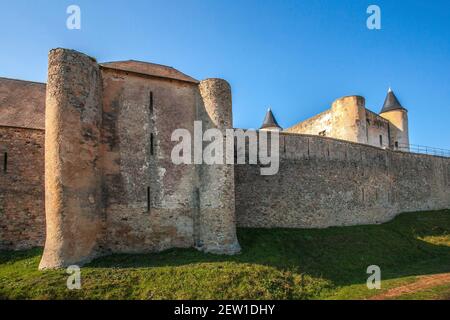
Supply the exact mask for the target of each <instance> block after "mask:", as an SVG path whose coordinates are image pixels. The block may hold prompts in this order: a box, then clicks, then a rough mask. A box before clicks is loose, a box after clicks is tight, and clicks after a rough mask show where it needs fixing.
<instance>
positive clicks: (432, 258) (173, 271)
mask: <svg viewBox="0 0 450 320" xmlns="http://www.w3.org/2000/svg"><path fill="white" fill-rule="evenodd" d="M238 236H239V241H240V244H241V246H242V248H243V250H242V253H241V254H239V255H236V256H216V255H210V254H204V253H201V252H198V251H196V250H194V249H174V250H168V251H165V252H162V253H157V254H143V255H111V256H107V257H103V258H99V259H97V260H95V261H93V262H92V263H90V264H88V265H86V266H85V267H83V268H82V276H81V277H82V289H81V290H72V291H71V290H68V289H67V287H66V279H67V276H68V275H67V274H66V273H65V271H64V270H59V271H44V272H42V271H38V269H37V268H38V264H39V260H40V257H41V254H42V250H41V249H33V250H28V251H21V252H0V299H362V298H367V297H370V296H373V295H376V294H380V293H381V292H382V291H384V290H387V289H389V288H392V287H395V286H399V285H403V284H405V283H408V282H411V281H414V279H415V277H416V276H418V275H425V274H434V273H444V272H450V210H443V211H435V212H420V213H406V214H402V215H400V216H398V217H397V218H396V219H395V220H393V221H391V222H389V223H386V224H382V225H370V226H353V227H333V228H328V229H305V230H301V229H239V230H238ZM369 265H378V266H380V268H381V271H382V280H383V282H382V290H368V289H367V287H366V280H367V277H368V275H367V274H366V269H367V267H368V266H369ZM428 291H430V292H432V293H429V295H428V296H429V297H431V296H433V298H436V299H438V298H442V297H445V295H447V296H448V290H447V289H446V288H445V287H444V288H443V289H435V290H434V291H433V289H430V290H428ZM417 297H419V298H420V297H421V296H417Z"/></svg>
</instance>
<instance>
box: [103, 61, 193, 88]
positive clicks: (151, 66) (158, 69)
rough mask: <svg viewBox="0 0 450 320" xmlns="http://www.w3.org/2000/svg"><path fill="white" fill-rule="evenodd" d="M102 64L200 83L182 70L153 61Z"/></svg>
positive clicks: (108, 66)
mask: <svg viewBox="0 0 450 320" xmlns="http://www.w3.org/2000/svg"><path fill="white" fill-rule="evenodd" d="M100 66H101V67H104V68H109V69H115V70H120V71H125V72H134V73H139V74H144V75H148V76H153V77H159V78H167V79H173V80H179V81H185V82H191V83H196V84H198V83H199V81H198V80H196V79H194V78H192V77H190V76H188V75H186V74H184V73H182V72H181V71H179V70H177V69H175V68H173V67H169V66H165V65H162V64H156V63H151V62H144V61H138V60H125V61H112V62H105V63H100Z"/></svg>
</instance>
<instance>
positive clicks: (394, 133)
mask: <svg viewBox="0 0 450 320" xmlns="http://www.w3.org/2000/svg"><path fill="white" fill-rule="evenodd" d="M380 116H382V117H383V118H385V119H386V120H389V146H390V147H391V148H392V149H394V150H399V149H400V150H403V151H407V150H409V131H408V110H406V108H405V107H403V106H402V105H401V104H400V102H399V101H398V99H397V97H396V96H395V94H394V92H393V91H392V89H391V88H389V90H388V93H387V96H386V99H385V101H384V105H383V108H382V109H381V112H380Z"/></svg>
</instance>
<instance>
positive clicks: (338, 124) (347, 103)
mask: <svg viewBox="0 0 450 320" xmlns="http://www.w3.org/2000/svg"><path fill="white" fill-rule="evenodd" d="M365 104H366V100H365V99H364V97H361V96H346V97H342V98H339V99H337V100H335V101H334V102H333V104H332V106H331V110H332V117H333V127H332V129H331V130H332V133H331V134H330V136H331V137H333V138H336V139H342V140H347V141H353V142H358V143H367V134H366V126H367V124H366V108H365Z"/></svg>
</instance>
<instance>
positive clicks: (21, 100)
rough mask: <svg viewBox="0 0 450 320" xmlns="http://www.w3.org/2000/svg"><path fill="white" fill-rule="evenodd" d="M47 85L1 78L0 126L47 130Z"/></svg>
mask: <svg viewBox="0 0 450 320" xmlns="http://www.w3.org/2000/svg"><path fill="white" fill-rule="evenodd" d="M45 96H46V84H45V83H40V82H33V81H26V80H18V79H10V78H3V77H0V102H1V103H0V110H1V112H0V126H3V127H20V128H29V129H41V130H42V129H45Z"/></svg>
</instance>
